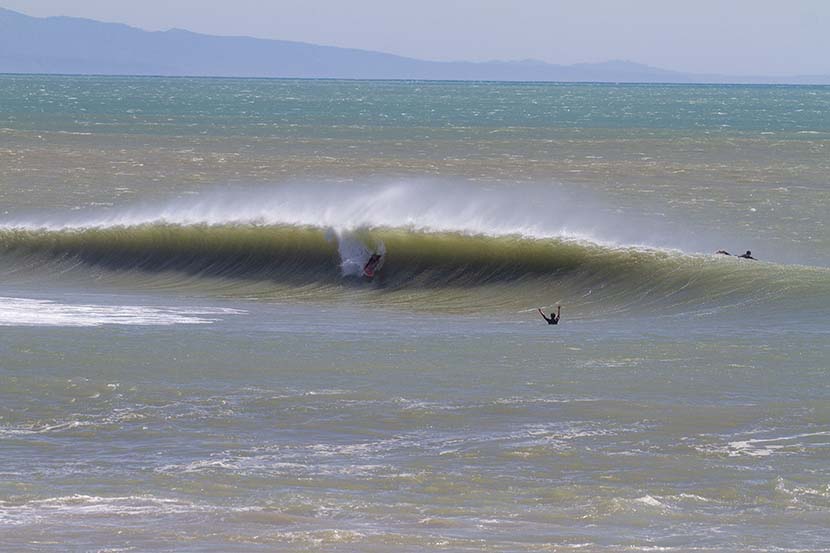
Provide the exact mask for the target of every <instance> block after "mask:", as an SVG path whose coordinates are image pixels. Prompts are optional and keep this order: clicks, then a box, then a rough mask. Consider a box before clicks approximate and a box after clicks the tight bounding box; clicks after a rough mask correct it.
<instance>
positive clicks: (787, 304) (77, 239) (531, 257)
mask: <svg viewBox="0 0 830 553" xmlns="http://www.w3.org/2000/svg"><path fill="white" fill-rule="evenodd" d="M380 244H383V247H385V251H386V259H385V263H384V265H383V269H382V270H381V271H380V273H379V274H378V275H377V276H376V277H375V278H374V279H372V280H368V279H365V278H363V277H361V276H359V271H355V270H350V269H349V265H350V264H351V265H352V266H354V267H359V266H360V263H361V262H362V260H363V257H362V256H365V257H368V255H369V252H370V251H373V250H374V249H375V248H377V247H379V245H380ZM0 266H1V267H2V268H3V273H4V278H5V279H6V281H14V280H15V279H20V280H24V279H31V278H40V279H45V280H55V279H57V280H67V279H72V278H81V279H84V278H89V277H90V275H91V276H93V277H94V278H96V279H98V280H99V281H101V282H103V283H106V284H110V285H116V286H124V287H130V288H139V289H145V290H146V289H169V290H176V291H186V292H190V293H206V294H221V295H230V296H235V297H255V298H265V299H277V298H288V299H301V300H310V301H323V302H329V301H341V300H344V299H348V300H354V301H364V302H371V303H380V304H384V305H388V306H390V307H398V308H407V309H411V308H415V309H427V310H437V311H453V312H480V311H482V310H483V311H488V310H497V311H512V312H522V311H525V310H530V309H534V308H535V307H536V306H547V307H549V306H551V305H552V304H554V303H556V302H562V303H564V304H567V305H568V307H567V309H568V310H569V311H570V312H571V313H572V314H575V315H577V316H592V315H596V314H606V315H613V314H621V313H628V312H640V311H657V312H660V313H694V312H701V311H705V310H712V309H718V310H720V309H726V308H736V309H737V308H747V307H750V306H751V307H757V308H759V309H761V310H763V309H777V310H780V309H788V308H792V309H802V310H803V309H808V310H811V309H819V310H826V309H827V302H828V297H830V271H828V270H827V269H819V268H811V267H803V266H783V265H775V264H769V263H763V262H751V261H744V260H739V259H735V258H731V257H719V256H690V255H685V254H682V253H678V252H670V251H662V250H644V249H635V248H611V247H603V246H599V245H593V244H586V243H581V242H575V241H567V240H559V239H529V238H525V237H521V236H498V237H491V236H483V235H467V234H460V233H429V232H422V231H413V230H409V229H401V228H374V229H361V230H357V231H354V232H349V233H335V232H334V231H332V230H330V229H323V228H316V227H301V226H264V225H263V226H260V225H251V224H246V225H241V224H240V225H168V224H148V225H140V226H130V227H107V228H86V229H84V228H80V229H70V230H35V229H30V230H24V229H6V230H2V231H0Z"/></svg>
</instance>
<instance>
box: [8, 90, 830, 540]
mask: <svg viewBox="0 0 830 553" xmlns="http://www.w3.org/2000/svg"><path fill="white" fill-rule="evenodd" d="M828 104H830V88H828V87H784V86H770V87H762V86H708V85H707V86H677V85H671V86H660V85H620V86H615V85H572V84H568V85H565V84H498V83H423V82H351V81H280V80H235V79H167V78H104V77H83V78H82V77H45V76H15V75H6V76H0V201H2V210H0V212H2V214H0V326H2V328H3V331H2V333H0V351H2V356H0V461H2V463H0V476H2V477H0V549H8V550H14V551H65V550H95V551H98V550H126V551H131V550H134V551H191V550H192V551H248V550H252V551H331V550H336V551H396V552H397V551H620V550H630V551H654V550H661V551H825V550H827V549H828V548H830V539H828V537H827V532H826V528H827V527H828V526H830V485H829V484H828V482H830V480H828V478H829V477H830V472H829V470H830V469H828V467H830V464H828V460H830V410H829V409H828V406H830V403H828V398H829V397H830V381H828V369H830V366H828V361H829V360H830V339H828V338H830V324H828V315H830V268H828V265H830V228H828V223H827V215H826V214H827V208H828V205H830V204H829V203H828V200H830V184H829V183H828V180H827V175H828V174H830V173H828V169H830V161H829V160H830V156H828V155H827V153H828V150H830V116H828V109H827V108H828V107H830V106H829V105H828ZM724 248H725V249H728V250H729V251H731V252H732V253H741V252H743V251H744V250H746V249H751V250H752V251H753V254H754V256H755V257H758V258H759V261H754V262H753V261H747V260H740V259H736V258H734V257H726V256H717V255H715V254H713V252H714V251H715V250H718V249H724ZM375 249H382V250H384V251H385V254H386V258H385V263H384V266H383V268H382V269H381V271H380V272H379V274H378V276H377V277H376V278H375V279H373V280H371V281H370V280H367V279H365V278H363V277H361V276H360V275H359V272H360V267H361V266H362V262H364V261H365V259H366V258H367V257H368V255H369V253H370V251H372V250H375ZM556 303H561V304H562V322H561V323H560V324H559V325H557V326H548V325H547V324H545V323H544V321H542V320H541V318H540V317H539V316H538V314H537V313H536V308H537V307H539V306H542V307H543V308H544V309H545V311H546V312H548V311H550V310H552V309H554V305H555V304H556Z"/></svg>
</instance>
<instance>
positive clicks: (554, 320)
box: [539, 305, 562, 325]
mask: <svg viewBox="0 0 830 553" xmlns="http://www.w3.org/2000/svg"><path fill="white" fill-rule="evenodd" d="M561 310H562V306H561V305H557V306H556V315H554V314H553V313H551V314H550V317H546V316H545V314H544V312H543V311H542V308H541V307H540V308H539V314H540V315H541V316H542V318H543V319H545V320H546V321H547V322H548V324H549V325H558V324H559V318H560V315H559V313H560V311H561Z"/></svg>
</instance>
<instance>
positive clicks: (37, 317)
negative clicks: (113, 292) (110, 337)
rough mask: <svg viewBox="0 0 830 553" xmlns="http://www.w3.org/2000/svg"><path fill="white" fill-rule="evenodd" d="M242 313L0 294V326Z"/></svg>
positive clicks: (203, 319)
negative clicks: (53, 299)
mask: <svg viewBox="0 0 830 553" xmlns="http://www.w3.org/2000/svg"><path fill="white" fill-rule="evenodd" d="M242 313H245V312H244V311H240V310H238V309H228V308H199V309H193V308H189V309H179V308H173V307H150V306H136V305H95V304H68V303H60V302H56V301H52V300H40V299H30V298H9V297H0V326H72V327H89V326H101V325H134V326H151V325H164V326H167V325H176V324H210V323H213V322H216V321H218V320H220V319H218V318H217V317H216V316H217V315H236V314H242Z"/></svg>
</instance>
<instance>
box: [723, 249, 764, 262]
mask: <svg viewBox="0 0 830 553" xmlns="http://www.w3.org/2000/svg"><path fill="white" fill-rule="evenodd" d="M715 253H719V254H721V255H732V254H731V253H729V252H728V251H726V250H718V251H716V252H715ZM735 257H740V258H741V259H752V260H753V261H757V259H755V258H754V257H752V252H751V251H749V250H746V253H745V254H742V255H736V256H735Z"/></svg>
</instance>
